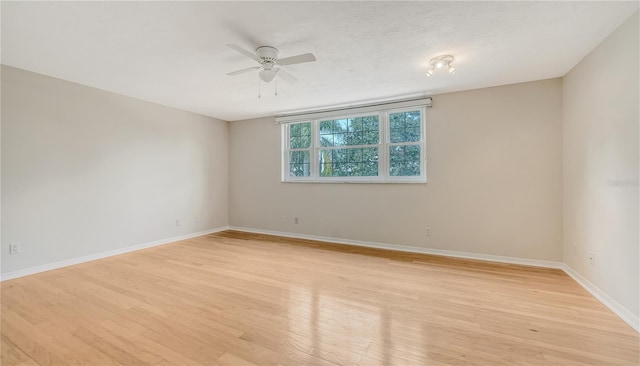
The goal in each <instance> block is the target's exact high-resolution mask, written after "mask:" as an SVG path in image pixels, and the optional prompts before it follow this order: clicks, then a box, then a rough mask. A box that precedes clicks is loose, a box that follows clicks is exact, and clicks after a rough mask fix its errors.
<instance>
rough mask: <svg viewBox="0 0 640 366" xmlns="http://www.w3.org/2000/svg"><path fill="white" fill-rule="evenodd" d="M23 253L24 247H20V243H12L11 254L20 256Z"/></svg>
mask: <svg viewBox="0 0 640 366" xmlns="http://www.w3.org/2000/svg"><path fill="white" fill-rule="evenodd" d="M21 251H22V246H21V245H20V243H11V245H9V254H12V255H13V254H18V253H20V252H21Z"/></svg>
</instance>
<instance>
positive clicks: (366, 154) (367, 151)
mask: <svg viewBox="0 0 640 366" xmlns="http://www.w3.org/2000/svg"><path fill="white" fill-rule="evenodd" d="M319 159H320V176H321V177H375V176H377V175H378V148H377V147H366V148H356V149H333V150H320V156H319Z"/></svg>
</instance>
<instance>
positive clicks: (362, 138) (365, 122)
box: [320, 115, 380, 146]
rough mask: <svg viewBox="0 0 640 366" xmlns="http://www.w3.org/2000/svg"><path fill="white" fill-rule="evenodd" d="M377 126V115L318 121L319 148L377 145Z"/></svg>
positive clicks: (378, 134) (378, 138) (378, 135)
mask: <svg viewBox="0 0 640 366" xmlns="http://www.w3.org/2000/svg"><path fill="white" fill-rule="evenodd" d="M378 126H379V118H378V116H377V115H375V116H365V117H356V118H343V119H334V120H328V121H320V146H353V145H374V144H378V142H379V141H380V132H379V127H378Z"/></svg>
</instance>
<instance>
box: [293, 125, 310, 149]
mask: <svg viewBox="0 0 640 366" xmlns="http://www.w3.org/2000/svg"><path fill="white" fill-rule="evenodd" d="M309 146H311V122H303V123H293V124H291V125H289V148H290V149H306V148H308V147H309Z"/></svg>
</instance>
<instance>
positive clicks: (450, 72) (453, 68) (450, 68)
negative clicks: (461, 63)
mask: <svg viewBox="0 0 640 366" xmlns="http://www.w3.org/2000/svg"><path fill="white" fill-rule="evenodd" d="M454 72H456V68H455V67H453V66H451V65H449V74H453V73H454Z"/></svg>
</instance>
